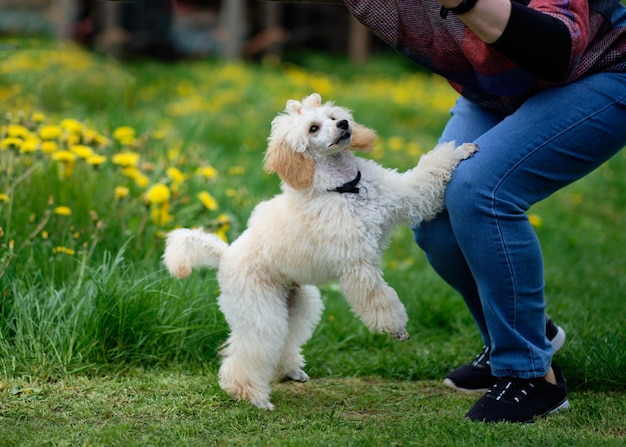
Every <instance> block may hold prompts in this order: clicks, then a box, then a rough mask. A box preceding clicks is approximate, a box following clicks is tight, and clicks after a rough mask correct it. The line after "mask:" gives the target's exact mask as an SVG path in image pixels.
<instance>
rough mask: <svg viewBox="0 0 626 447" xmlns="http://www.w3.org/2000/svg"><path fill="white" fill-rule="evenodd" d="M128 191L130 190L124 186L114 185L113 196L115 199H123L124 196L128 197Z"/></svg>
mask: <svg viewBox="0 0 626 447" xmlns="http://www.w3.org/2000/svg"><path fill="white" fill-rule="evenodd" d="M129 193H130V190H129V189H128V188H127V187H126V186H116V187H115V189H114V190H113V196H114V197H115V198H116V199H117V200H122V199H125V198H126V197H128V194H129Z"/></svg>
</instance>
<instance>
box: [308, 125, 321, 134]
mask: <svg viewBox="0 0 626 447" xmlns="http://www.w3.org/2000/svg"><path fill="white" fill-rule="evenodd" d="M318 130H320V127H319V126H317V125H315V124H313V125H312V126H311V127H309V132H310V133H315V132H317V131H318Z"/></svg>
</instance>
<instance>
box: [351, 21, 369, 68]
mask: <svg viewBox="0 0 626 447" xmlns="http://www.w3.org/2000/svg"><path fill="white" fill-rule="evenodd" d="M349 20H350V26H349V31H350V36H349V37H348V57H349V58H350V60H351V61H352V62H354V63H355V64H358V65H360V64H364V63H365V62H366V61H367V58H368V56H369V43H370V41H369V38H370V35H369V31H368V29H367V28H365V26H363V25H362V24H361V22H359V21H358V20H357V19H356V18H355V17H354V16H353V15H352V14H350V18H349Z"/></svg>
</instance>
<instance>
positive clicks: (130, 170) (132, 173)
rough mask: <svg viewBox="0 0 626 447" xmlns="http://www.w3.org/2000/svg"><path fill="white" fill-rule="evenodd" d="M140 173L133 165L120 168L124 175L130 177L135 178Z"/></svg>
mask: <svg viewBox="0 0 626 447" xmlns="http://www.w3.org/2000/svg"><path fill="white" fill-rule="evenodd" d="M140 174H141V171H140V170H139V169H137V168H136V167H134V166H127V167H125V168H124V169H122V175H123V176H124V177H128V178H130V179H133V180H134V179H136V178H137V176H138V175H140Z"/></svg>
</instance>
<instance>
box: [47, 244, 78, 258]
mask: <svg viewBox="0 0 626 447" xmlns="http://www.w3.org/2000/svg"><path fill="white" fill-rule="evenodd" d="M52 252H53V253H62V254H65V255H68V256H73V255H74V254H75V253H76V252H75V251H74V250H72V249H71V248H67V247H63V246H59V247H55V248H53V249H52Z"/></svg>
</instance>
